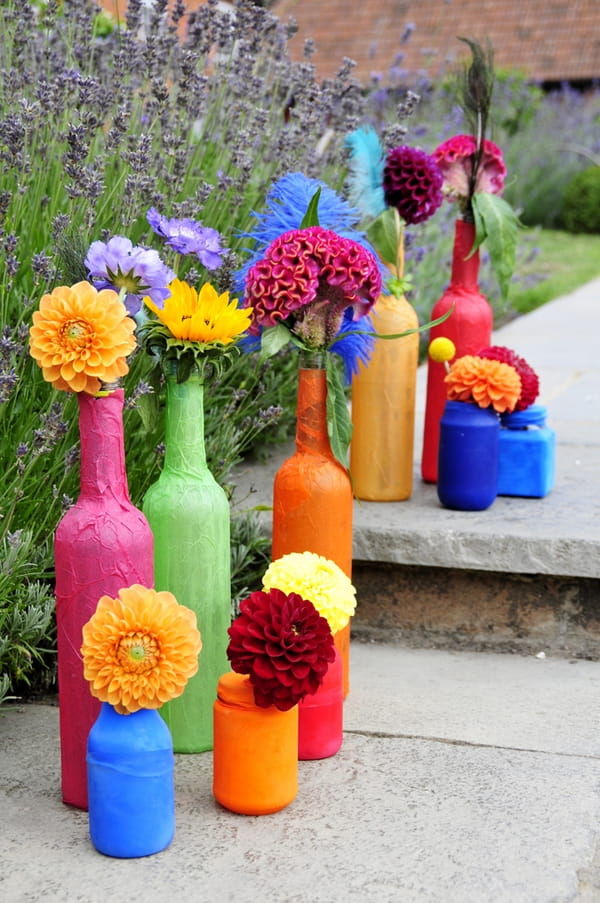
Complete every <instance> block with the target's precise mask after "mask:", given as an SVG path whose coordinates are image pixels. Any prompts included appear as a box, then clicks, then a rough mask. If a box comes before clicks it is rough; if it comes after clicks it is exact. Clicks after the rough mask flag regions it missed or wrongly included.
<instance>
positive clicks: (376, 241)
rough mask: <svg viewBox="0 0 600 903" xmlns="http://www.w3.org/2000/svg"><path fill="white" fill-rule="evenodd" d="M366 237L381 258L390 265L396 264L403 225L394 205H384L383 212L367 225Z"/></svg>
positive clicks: (395, 265)
mask: <svg viewBox="0 0 600 903" xmlns="http://www.w3.org/2000/svg"><path fill="white" fill-rule="evenodd" d="M366 232H367V237H368V239H369V241H370V242H371V244H372V245H373V247H374V248H375V250H376V251H377V253H378V255H379V257H380V258H381V260H383V261H384V262H385V263H387V264H388V266H390V267H396V268H397V266H398V248H399V247H400V242H401V241H402V240H403V235H402V233H403V225H402V220H401V219H400V214H399V213H398V211H397V210H396V208H395V207H386V209H385V210H384V211H383V213H380V214H379V216H378V217H377V218H376V219H374V220H373V222H372V223H370V224H369V226H367V229H366Z"/></svg>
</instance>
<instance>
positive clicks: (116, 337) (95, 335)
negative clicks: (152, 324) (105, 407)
mask: <svg viewBox="0 0 600 903" xmlns="http://www.w3.org/2000/svg"><path fill="white" fill-rule="evenodd" d="M134 329H135V323H134V321H133V320H132V319H131V317H129V316H128V315H127V309H126V308H125V305H124V304H123V303H122V301H121V300H120V299H119V296H118V295H117V293H116V292H113V291H112V290H110V289H103V290H102V291H98V290H97V289H96V288H94V286H93V285H91V284H90V283H89V282H77V283H76V284H75V285H72V286H71V287H69V286H67V285H60V286H57V288H55V289H54V290H53V291H52V292H51V293H50V294H49V295H44V296H43V298H42V300H41V301H40V307H39V310H36V311H35V313H34V314H33V326H32V327H31V329H30V330H29V348H30V353H31V356H32V357H33V358H34V359H35V360H36V361H37V363H38V364H39V365H40V367H41V368H42V373H43V374H44V379H46V380H47V381H48V382H50V383H52V385H53V386H54V388H55V389H65V390H67V391H71V392H87V393H88V394H89V395H95V394H96V393H97V392H98V391H99V390H100V388H101V384H102V383H111V382H114V381H115V380H117V379H119V378H120V377H121V376H124V375H125V374H126V373H127V371H128V370H129V367H128V366H127V361H126V357H127V355H128V354H131V352H132V351H133V349H134V348H135V344H136V342H135V337H134V335H133V331H134Z"/></svg>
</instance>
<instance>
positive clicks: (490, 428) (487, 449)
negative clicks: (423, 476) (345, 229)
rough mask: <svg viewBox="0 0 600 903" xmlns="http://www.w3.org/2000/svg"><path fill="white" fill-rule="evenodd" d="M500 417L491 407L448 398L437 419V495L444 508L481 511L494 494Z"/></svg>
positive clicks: (489, 503)
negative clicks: (438, 432)
mask: <svg viewBox="0 0 600 903" xmlns="http://www.w3.org/2000/svg"><path fill="white" fill-rule="evenodd" d="M499 437H500V419H499V417H498V415H497V414H496V412H495V411H494V410H493V408H480V407H479V406H478V405H476V404H471V403H470V402H465V401H447V402H446V406H445V408H444V412H443V414H442V418H441V420H440V445H439V451H438V483H437V491H438V497H439V500H440V502H441V503H442V505H444V507H446V508H454V509H455V510H457V511H483V510H485V509H486V508H489V507H490V505H491V504H492V502H493V501H494V499H495V498H496V495H497V486H498V446H499Z"/></svg>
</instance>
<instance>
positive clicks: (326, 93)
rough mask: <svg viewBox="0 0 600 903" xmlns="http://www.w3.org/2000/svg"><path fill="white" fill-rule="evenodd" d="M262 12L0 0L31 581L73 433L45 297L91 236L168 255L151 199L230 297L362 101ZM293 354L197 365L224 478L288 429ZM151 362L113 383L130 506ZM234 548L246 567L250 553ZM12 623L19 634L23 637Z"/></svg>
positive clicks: (349, 83)
mask: <svg viewBox="0 0 600 903" xmlns="http://www.w3.org/2000/svg"><path fill="white" fill-rule="evenodd" d="M264 6H265V4H263V5H262V7H261V6H260V5H256V4H253V3H250V2H248V0H236V2H235V3H234V4H232V5H225V4H220V5H217V4H213V3H210V4H204V5H202V6H201V7H200V8H199V9H198V10H197V11H196V12H195V13H194V15H193V16H190V19H189V23H188V26H189V27H188V28H187V31H186V35H185V37H184V38H183V39H182V38H180V36H179V35H178V28H177V21H178V16H179V13H178V10H177V8H176V7H177V5H175V4H172V5H171V4H169V8H172V12H169V11H168V9H167V4H166V3H157V4H154V5H153V7H149V6H148V5H147V4H139V3H131V4H129V5H128V11H127V17H126V24H124V23H120V24H118V25H115V24H114V23H112V22H109V21H105V20H104V19H102V18H99V17H98V8H97V5H96V3H95V2H94V0H63V2H62V3H61V4H58V3H56V2H54V0H52V2H47V3H46V2H43V0H36V2H29V0H4V2H3V3H2V16H1V21H0V59H2V68H3V75H2V81H1V82H0V328H1V329H2V337H1V339H0V465H1V467H2V474H3V494H2V502H1V503H0V543H2V542H6V541H7V538H8V537H9V536H12V535H16V534H17V533H18V532H19V531H24V532H23V535H24V533H25V532H27V531H28V532H30V533H31V546H32V547H33V548H39V549H40V550H43V562H42V564H43V567H42V571H43V577H42V578H40V579H42V580H43V581H45V583H44V585H45V586H51V584H52V578H53V573H52V571H53V563H52V553H51V543H50V542H49V540H50V537H51V535H52V532H53V530H54V528H55V526H56V524H57V523H58V521H59V519H60V517H61V515H62V513H63V512H64V510H65V509H66V508H67V507H68V506H69V505H70V504H71V502H72V501H73V499H74V498H75V497H76V496H77V494H78V467H77V453H78V425H77V402H76V399H75V398H73V397H72V396H70V395H68V394H67V393H57V392H56V391H55V390H53V389H52V388H51V387H50V386H49V385H48V384H46V383H45V382H44V380H43V378H42V375H41V372H40V371H39V369H38V367H37V365H36V364H35V363H34V362H33V361H32V359H31V358H30V356H29V354H28V330H29V326H30V324H31V319H32V314H33V311H34V310H35V309H36V307H37V306H38V303H39V300H40V298H41V296H42V295H43V294H44V293H45V292H47V291H49V290H51V289H52V288H53V287H54V286H55V285H57V284H65V283H66V284H71V282H73V281H76V280H78V279H81V278H85V276H86V275H87V274H86V272H85V269H84V268H83V266H82V257H83V256H84V254H85V252H86V251H87V248H88V247H89V244H90V243H91V241H93V240H96V239H101V240H106V239H107V238H109V237H110V236H112V235H115V234H119V235H124V236H126V237H127V238H129V239H131V241H132V242H133V243H134V244H138V243H140V244H144V245H146V246H154V247H155V248H156V249H157V250H159V252H160V253H161V255H163V257H164V259H165V262H166V263H168V264H169V265H170V266H174V265H175V260H174V259H169V257H168V252H167V253H166V254H165V248H164V246H163V245H162V243H161V242H160V241H159V239H158V238H157V237H156V236H155V235H154V234H153V232H152V231H151V229H150V228H149V226H148V223H147V221H146V213H147V211H148V209H149V208H150V207H151V206H154V207H156V208H157V209H158V210H159V212H160V213H162V214H164V215H166V216H169V217H191V218H193V219H196V220H198V221H200V222H202V224H203V225H205V226H210V227H212V228H214V229H217V230H218V231H219V232H221V234H222V236H223V244H224V246H226V247H228V248H229V249H230V254H229V255H228V258H227V260H226V263H225V264H224V265H223V267H222V268H221V270H220V271H218V272H216V273H214V274H212V278H211V281H213V283H214V284H215V285H216V287H218V289H219V291H226V290H231V288H232V274H233V272H234V271H235V269H236V268H237V266H239V265H240V264H241V262H242V261H243V256H244V238H243V237H242V236H243V234H244V233H247V232H248V231H249V230H250V229H251V227H252V224H253V214H252V211H253V210H258V209H260V207H261V205H262V202H263V199H264V197H265V195H266V193H267V191H268V188H269V187H270V185H271V184H272V182H273V181H274V180H275V179H276V178H278V177H280V176H281V175H283V174H284V173H286V172H290V171H292V172H293V171H302V172H304V173H305V174H306V175H309V176H316V175H318V176H320V177H322V178H325V179H327V175H328V174H330V175H331V179H330V180H329V181H330V184H332V185H334V184H335V182H336V180H337V181H338V182H339V173H340V171H341V170H342V161H343V139H344V136H345V134H346V132H347V131H348V130H349V129H350V128H352V127H353V126H354V124H355V123H356V121H357V118H359V117H360V116H361V114H362V109H363V106H364V98H363V95H362V91H361V90H360V86H359V85H358V83H357V82H355V81H354V79H353V78H352V76H351V68H352V67H351V66H348V65H345V64H344V65H343V66H342V67H341V68H340V71H339V73H338V75H337V76H336V78H335V79H331V80H329V81H327V82H324V83H322V84H321V83H318V82H317V81H316V79H315V74H314V71H313V68H312V66H311V64H310V63H309V62H307V61H303V62H300V63H296V62H293V61H292V60H291V59H290V56H289V53H288V49H287V42H288V40H289V38H290V36H291V34H292V30H291V29H290V28H289V27H288V26H287V25H286V24H284V23H282V22H280V21H279V20H277V19H276V18H274V17H273V16H272V15H271V14H270V13H269V12H267V11H266V9H264V8H263V7H264ZM171 16H172V18H170V17H171ZM325 133H327V137H328V140H327V141H326V142H323V141H322V138H323V136H324V135H325ZM173 257H174V255H173ZM177 272H178V276H179V277H180V278H185V279H188V280H189V281H190V282H191V283H192V284H195V285H199V284H200V283H201V282H203V281H205V280H206V278H207V277H206V273H205V272H204V271H203V269H202V267H201V266H200V265H199V262H198V261H197V260H196V259H195V258H190V257H188V258H185V260H183V261H180V262H179V268H178V270H177ZM289 357H290V356H287V357H285V358H284V356H278V355H276V356H275V357H274V358H273V359H272V360H270V361H269V362H264V361H260V360H259V359H258V356H257V355H249V356H248V355H240V356H239V357H238V358H237V359H236V360H235V361H234V362H233V365H232V367H231V369H230V370H228V371H227V372H226V373H222V374H218V373H215V374H214V375H213V377H211V380H210V390H209V391H208V392H207V400H206V412H205V424H206V440H207V455H208V459H209V465H210V466H211V468H212V470H213V472H214V474H215V476H216V478H217V479H219V480H220V481H221V482H222V483H224V484H226V485H228V484H229V483H230V482H231V480H232V468H233V466H234V465H235V463H236V462H237V461H239V460H240V457H241V456H242V455H243V454H246V453H248V452H249V451H252V450H253V449H256V448H257V446H258V445H259V444H260V443H263V445H264V446H268V445H269V444H271V443H273V442H276V441H280V440H281V439H282V438H284V437H285V436H287V434H288V432H289V428H290V423H291V421H292V419H293V407H294V395H295V374H294V373H293V369H295V365H296V362H294V361H290V360H289ZM152 368H153V361H152V359H151V358H150V356H147V355H144V354H143V353H141V352H137V353H135V354H134V355H133V358H132V360H131V361H130V372H129V374H128V376H127V377H126V379H125V382H124V388H125V394H126V410H125V444H126V455H127V472H128V480H129V488H130V494H131V497H132V500H133V502H134V503H135V504H137V505H140V504H141V501H142V498H143V495H144V493H145V491H146V489H147V487H148V486H149V485H150V484H151V483H152V482H153V481H154V480H155V479H156V478H157V476H158V473H159V470H160V467H161V463H162V456H163V451H164V450H163V448H162V442H163V438H164V431H163V421H162V418H163V414H164V407H163V396H162V384H161V383H160V382H155V383H154V385H152V384H151V377H150V374H151V371H152ZM152 393H154V394H155V395H156V397H155V399H154V401H155V402H156V403H155V404H154V406H151V405H149V404H148V402H149V396H150V395H151V394H152ZM142 415H144V416H142ZM229 488H230V489H231V487H229ZM234 535H235V534H234ZM249 535H250V539H252V538H253V534H249ZM260 548H261V546H260V543H259V549H260ZM233 554H234V555H235V554H236V553H235V551H234V553H233ZM239 560H240V561H241V562H244V561H246V562H247V563H248V565H249V566H251V562H252V555H251V554H249V555H248V556H240V558H239ZM36 580H37V578H35V579H34V578H33V577H32V576H31V575H30V574H29V573H27V572H22V571H14V572H13V573H12V574H11V575H10V579H9V582H10V589H7V591H6V593H5V599H6V600H7V608H10V607H11V602H10V600H11V599H12V600H15V608H16V609H18V610H19V611H21V612H27V611H30V615H28V617H30V620H26V621H22V620H21V621H11V620H7V619H6V617H7V616H6V617H5V620H4V624H5V635H6V636H7V637H9V639H8V640H7V643H8V646H7V647H6V648H5V657H6V656H9V653H10V649H11V648H12V647H13V645H14V649H15V654H16V655H17V653H18V655H17V659H18V660H17V659H14V660H13V659H12V658H11V662H12V664H11V669H13V670H14V672H15V674H16V673H17V672H19V674H20V675H21V676H20V677H19V679H21V677H23V678H24V677H25V675H26V674H27V673H28V672H27V670H26V668H25V659H24V658H23V656H25V658H27V655H25V653H24V652H23V651H22V650H24V649H25V650H27V649H28V650H29V652H28V654H29V655H30V656H31V661H32V662H37V661H38V659H37V656H36V654H35V652H34V651H32V650H35V649H36V648H38V647H37V645H36V644H37V643H38V640H37V639H35V631H36V630H39V629H41V626H40V625H41V622H40V624H38V625H37V627H36V623H37V622H36V621H35V618H34V609H35V610H37V608H36V606H37V607H38V608H39V610H40V611H45V610H46V609H45V608H44V606H43V605H42V602H41V601H40V599H39V598H38V596H37V595H36V593H37V589H36ZM239 581H240V582H242V583H243V579H242V576H240V577H239ZM20 617H21V616H20ZM23 617H24V616H23ZM40 617H41V615H40ZM42 620H43V619H42ZM9 628H10V632H8V631H9ZM15 631H17V632H19V631H26V632H27V631H28V632H27V637H26V638H25V639H24V640H23V642H19V641H18V640H17V639H16V635H15ZM40 648H41V647H40ZM19 649H20V651H19ZM10 655H12V653H10ZM19 656H20V657H19ZM7 660H8V659H7ZM4 684H5V682H4V681H3V683H2V685H3V686H4Z"/></svg>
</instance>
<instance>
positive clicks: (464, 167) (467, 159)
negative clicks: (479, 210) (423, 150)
mask: <svg viewBox="0 0 600 903" xmlns="http://www.w3.org/2000/svg"><path fill="white" fill-rule="evenodd" d="M476 150H477V143H476V141H475V138H474V137H473V136H472V135H454V137H452V138H449V139H448V140H447V141H444V143H443V144H440V145H439V147H437V148H436V149H435V150H434V152H433V157H434V159H435V160H436V162H437V164H438V166H439V168H440V170H441V173H442V176H443V180H444V184H443V189H442V190H443V192H444V194H445V195H446V196H447V197H448V199H449V200H451V201H453V200H457V199H461V198H463V199H466V198H469V196H470V190H471V185H470V182H471V174H472V172H473V155H474V154H475V151H476ZM505 176H506V166H505V165H504V159H503V157H502V151H501V150H500V148H499V147H498V146H497V145H496V144H494V142H493V141H488V140H487V139H486V140H485V141H484V142H483V154H482V157H481V161H480V163H479V167H478V170H477V179H476V182H475V186H474V189H473V191H474V192H478V191H485V192H487V193H488V194H501V193H502V190H503V188H504V179H505Z"/></svg>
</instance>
